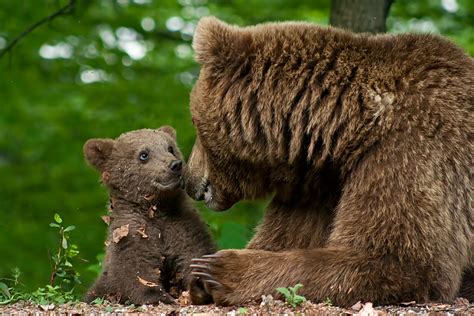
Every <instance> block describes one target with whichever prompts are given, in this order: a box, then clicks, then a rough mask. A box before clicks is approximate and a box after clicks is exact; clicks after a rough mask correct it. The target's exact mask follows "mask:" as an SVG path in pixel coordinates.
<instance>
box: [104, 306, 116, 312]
mask: <svg viewBox="0 0 474 316" xmlns="http://www.w3.org/2000/svg"><path fill="white" fill-rule="evenodd" d="M105 311H106V312H107V313H112V312H113V311H114V308H113V307H112V306H106V307H105Z"/></svg>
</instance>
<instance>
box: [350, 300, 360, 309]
mask: <svg viewBox="0 0 474 316" xmlns="http://www.w3.org/2000/svg"><path fill="white" fill-rule="evenodd" d="M351 309H353V310H355V311H360V310H361V309H362V303H361V301H358V302H357V303H355V304H354V305H352V307H351Z"/></svg>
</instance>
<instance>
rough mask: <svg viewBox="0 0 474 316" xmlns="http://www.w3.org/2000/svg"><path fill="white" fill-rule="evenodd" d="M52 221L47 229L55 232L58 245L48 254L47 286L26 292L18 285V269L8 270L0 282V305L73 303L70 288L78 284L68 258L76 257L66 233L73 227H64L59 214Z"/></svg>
mask: <svg viewBox="0 0 474 316" xmlns="http://www.w3.org/2000/svg"><path fill="white" fill-rule="evenodd" d="M53 219H54V222H52V223H50V224H49V226H51V227H53V228H57V229H58V233H59V242H58V244H59V246H58V250H57V251H56V253H54V254H52V255H50V259H51V262H52V268H51V275H50V280H49V283H50V284H48V285H46V286H45V287H40V288H38V289H37V290H36V291H34V292H32V293H29V292H26V291H25V290H24V289H23V287H24V286H23V284H22V283H21V282H20V275H21V272H20V270H19V269H18V268H15V269H13V270H12V276H11V277H10V278H2V279H0V305H6V304H11V303H15V302H17V301H31V302H35V303H37V304H40V305H47V304H52V303H54V304H63V303H66V302H72V301H77V298H76V296H75V295H74V286H75V285H77V284H80V283H81V282H80V279H79V273H78V272H77V271H76V269H75V268H74V266H73V265H72V261H73V260H72V259H74V258H75V257H76V256H77V255H78V254H79V250H78V249H77V246H76V245H74V244H71V242H70V237H69V233H70V232H71V231H73V230H74V229H75V227H74V226H67V227H64V226H63V225H61V224H62V222H63V220H62V218H61V216H60V215H59V214H54V218H53Z"/></svg>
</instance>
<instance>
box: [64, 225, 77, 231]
mask: <svg viewBox="0 0 474 316" xmlns="http://www.w3.org/2000/svg"><path fill="white" fill-rule="evenodd" d="M74 229H76V226H73V225H71V226H68V227H66V229H64V232H70V231H72V230H74Z"/></svg>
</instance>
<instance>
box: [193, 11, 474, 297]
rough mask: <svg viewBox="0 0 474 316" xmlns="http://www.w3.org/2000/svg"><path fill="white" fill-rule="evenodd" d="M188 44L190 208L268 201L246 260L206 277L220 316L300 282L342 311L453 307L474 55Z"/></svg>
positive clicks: (215, 264)
mask: <svg viewBox="0 0 474 316" xmlns="http://www.w3.org/2000/svg"><path fill="white" fill-rule="evenodd" d="M193 45H194V49H195V51H196V58H197V60H198V62H199V63H200V64H201V72H200V75H199V78H198V81H197V82H196V84H195V87H194V89H193V91H192V94H191V106H190V107H191V113H192V118H193V122H194V124H195V127H196V129H197V134H198V137H197V140H196V144H195V146H194V149H193V151H192V154H191V156H190V159H189V161H188V175H187V183H186V187H187V191H188V193H189V194H190V195H191V196H192V197H193V198H195V199H205V200H206V203H207V205H208V206H209V207H211V208H214V209H217V210H225V209H227V208H229V207H230V206H232V205H233V204H234V203H235V202H237V201H239V200H241V199H255V198H260V197H263V196H267V195H269V194H274V197H273V200H272V202H271V203H270V205H269V207H268V210H267V212H266V215H265V218H264V220H263V222H262V224H261V225H260V226H259V228H258V229H257V233H256V235H255V237H254V238H253V239H252V241H250V243H249V245H248V247H247V248H248V249H246V250H224V251H221V252H219V253H218V257H217V258H215V259H213V260H211V261H210V262H209V263H208V265H207V268H202V271H205V272H206V273H208V274H209V277H208V278H209V280H211V281H217V282H219V283H221V284H222V286H218V285H216V284H215V283H210V282H207V283H208V285H207V290H208V291H209V292H210V293H211V294H212V296H213V299H214V300H215V301H216V302H217V303H218V304H240V303H242V302H244V301H246V300H248V299H258V298H259V297H260V296H261V295H262V294H274V293H275V288H277V287H280V286H292V285H294V284H296V283H302V284H303V285H304V287H303V289H302V294H303V295H305V296H306V297H307V298H308V299H311V300H313V301H322V300H325V299H326V298H330V299H331V300H332V301H333V302H335V303H336V304H338V305H343V306H350V305H351V304H354V303H355V302H357V301H358V300H361V301H372V302H374V303H376V304H389V303H397V302H402V301H412V300H415V301H417V302H426V301H430V300H434V301H445V302H448V301H451V300H452V299H453V298H454V297H455V296H456V293H458V291H459V290H460V285H461V279H462V275H463V271H464V270H465V271H467V270H468V268H469V267H472V266H473V263H474V260H473V259H474V255H473V253H472V250H473V249H474V239H473V234H474V212H473V209H472V197H473V196H472V166H473V165H472V153H473V141H472V139H473V122H474V116H473V111H472V110H473V105H474V89H473V86H474V85H473V84H474V62H473V60H472V59H471V58H470V57H469V56H467V55H466V54H465V53H464V52H463V51H462V50H461V49H459V48H458V47H456V46H455V45H453V44H452V43H450V42H449V41H447V40H445V39H443V38H440V37H438V36H433V35H415V34H405V35H378V36H369V35H366V34H352V33H350V32H345V31H342V30H338V29H334V28H322V27H318V26H315V25H312V24H308V23H270V24H263V25H257V26H253V27H246V28H239V27H235V26H229V25H227V24H225V23H223V22H221V21H219V20H217V19H215V18H204V19H202V20H201V21H200V23H199V24H198V26H197V29H196V33H195V38H194V43H193ZM197 271H199V270H197ZM469 276H470V277H471V282H468V280H467V279H466V278H465V282H464V285H465V286H468V285H469V284H471V286H472V275H470V274H468V273H467V272H466V277H469ZM461 293H467V294H469V293H470V294H469V295H470V296H469V297H468V298H469V299H471V300H473V299H474V297H473V296H472V291H470V292H469V291H467V290H463V289H462V290H461Z"/></svg>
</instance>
